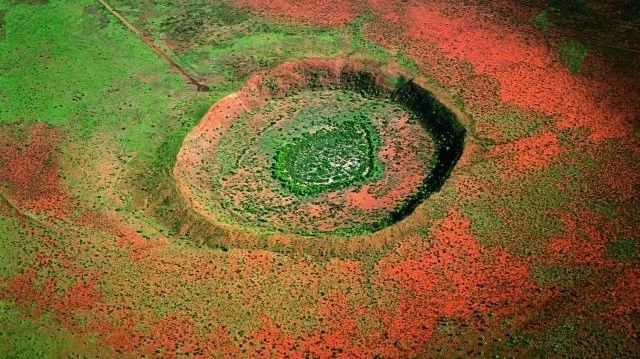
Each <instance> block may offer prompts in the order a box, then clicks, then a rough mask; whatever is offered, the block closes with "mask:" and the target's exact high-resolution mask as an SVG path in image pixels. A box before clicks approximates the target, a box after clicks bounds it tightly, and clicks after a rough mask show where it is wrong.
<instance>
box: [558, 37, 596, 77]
mask: <svg viewBox="0 0 640 359" xmlns="http://www.w3.org/2000/svg"><path fill="white" fill-rule="evenodd" d="M558 51H559V53H560V60H561V61H562V63H563V64H564V65H565V66H566V67H567V68H568V69H569V71H571V73H572V74H574V75H575V74H578V73H579V72H580V71H581V70H582V63H583V62H584V60H585V59H586V58H587V55H588V54H589V51H588V50H587V47H586V46H584V45H583V44H582V43H581V42H580V41H578V40H574V39H568V40H566V41H564V42H563V43H562V44H560V49H559V50H558Z"/></svg>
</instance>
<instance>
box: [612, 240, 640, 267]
mask: <svg viewBox="0 0 640 359" xmlns="http://www.w3.org/2000/svg"><path fill="white" fill-rule="evenodd" d="M607 254H608V255H609V256H610V257H612V258H614V259H615V260H617V261H637V260H638V259H640V246H639V245H638V241H637V240H636V239H634V238H628V237H624V238H620V239H618V240H616V241H614V242H612V243H609V244H608V245H607Z"/></svg>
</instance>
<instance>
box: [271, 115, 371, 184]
mask: <svg viewBox="0 0 640 359" xmlns="http://www.w3.org/2000/svg"><path fill="white" fill-rule="evenodd" d="M379 142H380V141H379V139H378V138H377V130H376V129H375V128H374V127H373V125H372V124H371V123H370V121H369V119H367V118H366V117H364V116H360V117H357V118H354V119H353V120H352V121H349V122H345V123H342V124H341V125H339V126H338V127H336V128H332V129H320V130H318V131H316V132H314V133H306V134H304V135H303V136H302V137H300V138H297V139H295V140H294V141H293V143H290V144H287V145H285V146H283V147H282V148H280V149H279V150H278V152H277V154H276V158H275V161H274V166H273V173H274V176H275V177H276V178H277V179H279V180H280V181H282V183H283V184H284V186H285V187H286V188H288V189H289V190H291V191H292V192H294V193H296V194H298V195H303V196H313V195H316V194H319V193H322V192H328V191H335V190H340V189H344V188H347V187H350V186H357V185H358V184H359V183H362V182H364V181H366V180H367V179H369V178H370V177H372V176H374V172H376V171H375V166H376V162H377V153H378V150H379Z"/></svg>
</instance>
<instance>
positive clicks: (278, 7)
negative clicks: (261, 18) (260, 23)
mask: <svg viewBox="0 0 640 359" xmlns="http://www.w3.org/2000/svg"><path fill="white" fill-rule="evenodd" d="M235 3H236V5H237V6H240V7H247V8H249V9H251V10H253V11H255V12H258V13H261V14H265V15H266V16H267V17H269V18H271V19H277V20H293V21H298V22H302V23H307V24H313V25H320V26H338V25H345V24H347V23H348V22H350V21H352V20H354V19H355V18H356V17H357V13H358V12H357V7H356V2H355V1H353V0H336V1H321V0H313V1H298V0H267V1H262V0H235Z"/></svg>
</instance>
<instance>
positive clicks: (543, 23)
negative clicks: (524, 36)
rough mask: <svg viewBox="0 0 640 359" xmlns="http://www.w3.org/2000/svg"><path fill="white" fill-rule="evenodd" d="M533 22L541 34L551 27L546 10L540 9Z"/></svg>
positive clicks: (546, 32) (547, 31)
mask: <svg viewBox="0 0 640 359" xmlns="http://www.w3.org/2000/svg"><path fill="white" fill-rule="evenodd" d="M533 24H534V25H535V26H536V27H537V28H538V30H540V31H542V33H543V34H548V33H549V31H551V28H552V27H553V23H552V22H551V19H549V16H548V15H547V12H546V11H540V12H539V13H538V15H536V16H535V17H534V18H533Z"/></svg>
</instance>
